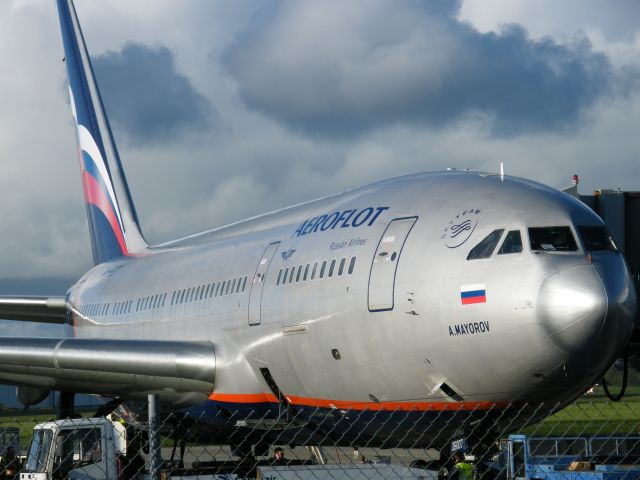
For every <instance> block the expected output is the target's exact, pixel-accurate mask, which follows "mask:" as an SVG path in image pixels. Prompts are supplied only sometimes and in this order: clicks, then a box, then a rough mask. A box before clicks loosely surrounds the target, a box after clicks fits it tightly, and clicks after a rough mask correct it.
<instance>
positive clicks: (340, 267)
mask: <svg viewBox="0 0 640 480" xmlns="http://www.w3.org/2000/svg"><path fill="white" fill-rule="evenodd" d="M345 263H347V259H346V258H343V259H342V260H340V266H339V267H338V276H340V275H342V272H344V264H345Z"/></svg>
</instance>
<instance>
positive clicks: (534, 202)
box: [0, 0, 636, 447]
mask: <svg viewBox="0 0 640 480" xmlns="http://www.w3.org/2000/svg"><path fill="white" fill-rule="evenodd" d="M57 8H58V13H59V20H60V27H61V32H62V40H63V46H64V58H65V64H66V67H67V72H68V78H69V97H70V104H71V110H72V115H73V118H74V121H75V125H76V134H77V142H78V152H79V161H80V168H81V173H82V185H83V190H84V199H85V204H86V209H87V218H88V223H89V230H90V237H91V246H92V252H93V258H94V263H95V265H94V267H93V268H91V269H90V270H89V271H88V272H86V273H85V274H84V275H83V276H82V277H81V278H80V279H79V280H78V281H77V282H76V283H75V284H73V285H72V286H71V287H70V288H69V290H68V291H67V293H66V296H65V297H60V298H58V297H52V298H44V297H41V298H29V297H24V298H22V297H11V298H8V297H4V298H2V299H1V300H0V315H1V316H2V317H4V318H12V319H20V320H25V321H37V322H53V323H60V324H63V325H64V326H65V332H66V336H64V337H63V338H53V339H52V338H18V337H12V338H0V381H2V382H4V383H8V384H14V385H18V386H19V387H18V396H19V398H20V400H21V401H22V402H23V403H24V404H25V405H31V404H35V403H37V402H38V401H39V400H41V399H42V398H44V396H46V395H47V393H48V392H49V391H51V390H57V391H60V392H63V393H62V395H61V401H62V402H63V404H66V407H69V404H70V407H73V395H74V394H77V393H88V394H97V395H101V396H104V397H106V398H111V399H114V400H115V403H116V404H119V406H118V408H119V409H120V411H121V412H124V414H126V415H128V417H127V418H130V419H131V421H135V420H136V419H139V418H143V417H141V415H143V412H144V408H141V405H143V404H142V402H141V400H144V399H146V398H147V395H149V394H156V395H158V398H159V400H160V402H161V404H162V406H163V412H164V414H168V413H169V412H171V413H173V414H180V415H182V417H181V418H183V419H191V422H192V424H193V426H192V430H191V431H192V432H200V433H201V434H202V435H205V434H208V435H209V437H208V438H209V439H210V440H211V441H212V442H221V443H231V444H239V443H241V440H242V439H246V438H253V437H251V435H256V436H255V438H253V440H251V441H250V442H249V443H254V444H257V443H259V442H260V441H265V439H266V440H269V441H271V440H273V439H274V438H275V437H273V436H269V435H276V436H277V439H278V441H279V442H280V443H291V444H297V445H303V444H308V445H323V444H330V445H348V446H353V445H357V446H360V447H366V446H373V447H376V446H378V447H379V446H394V447H424V446H433V445H444V444H445V443H446V442H448V441H449V440H450V438H451V435H453V432H454V431H455V430H456V429H458V428H460V427H462V426H464V425H465V424H473V425H476V426H478V425H485V426H486V427H487V428H494V429H496V428H498V429H500V428H502V429H508V428H516V427H517V426H518V422H520V424H525V423H530V422H533V421H536V420H539V419H540V418H543V417H544V416H546V415H548V414H549V413H550V412H552V411H556V410H557V409H559V408H562V407H564V406H566V405H567V404H569V403H570V402H572V401H573V400H574V399H576V398H577V397H578V396H579V395H581V394H582V393H583V392H585V391H586V390H587V389H588V388H589V387H590V386H591V385H592V384H593V383H594V382H596V381H597V380H599V379H600V378H601V377H602V375H603V374H604V372H606V371H607V369H608V368H609V367H610V366H611V364H612V363H613V362H614V360H615V359H616V358H618V357H619V356H620V354H621V352H622V350H623V349H624V347H625V345H626V343H627V340H628V339H629V336H630V335H631V332H632V329H633V327H634V321H635V318H636V298H635V290H634V287H633V284H632V281H631V278H630V276H629V273H628V269H627V267H626V264H625V261H624V258H623V255H622V254H621V253H620V251H619V250H618V249H617V247H616V245H615V243H614V242H613V240H612V239H611V236H610V234H609V233H608V231H607V229H606V227H605V225H604V223H603V221H602V220H601V219H600V218H599V217H598V216H597V215H596V214H595V213H593V212H592V211H591V210H590V209H589V208H588V207H587V206H585V205H584V204H583V203H581V202H580V201H578V200H577V199H575V198H573V197H571V196H569V195H567V194H565V193H562V192H560V191H557V190H555V189H552V188H550V187H547V186H545V185H542V184H540V183H537V182H534V181H530V180H525V179H522V178H517V177H512V176H507V175H502V174H493V173H487V172H475V171H443V172H433V173H419V174H412V175H406V176H401V177H397V178H390V179H387V180H383V181H379V182H376V183H373V184H370V185H365V186H362V187H358V188H354V189H351V190H348V191H345V192H341V193H337V194H334V195H329V196H326V197H323V198H319V199H316V200H312V201H309V202H306V203H303V204H299V205H295V206H291V207H288V208H283V209H280V210H277V211H273V212H269V213H266V214H263V215H259V216H255V217H252V218H249V219H246V220H242V221H238V222H236V223H232V224H230V225H226V226H221V227H218V228H214V229H212V230H208V231H205V232H203V233H199V234H195V235H191V236H188V237H185V238H182V239H178V240H175V241H172V242H168V243H164V244H161V245H153V246H152V245H149V244H148V243H147V242H146V240H145V239H144V236H143V235H142V232H141V229H140V226H139V221H138V217H137V215H136V211H135V207H134V203H133V200H132V196H131V194H130V192H129V188H128V186H127V181H126V177H125V174H124V170H123V168H122V163H121V161H120V158H119V155H118V151H117V149H116V145H115V141H114V138H113V134H112V131H111V128H110V126H109V122H108V119H107V116H106V113H105V109H104V106H103V102H102V100H101V97H100V92H99V89H98V84H97V82H96V79H95V77H94V74H93V69H92V67H91V61H90V57H89V53H88V50H87V47H86V45H85V42H84V39H83V36H82V32H81V29H80V24H79V20H78V17H77V14H76V12H75V8H74V5H73V2H72V0H57ZM120 402H122V403H121V404H120ZM543 405H544V406H546V407H547V408H541V406H543ZM68 410H69V408H67V411H68ZM64 412H65V410H64V408H63V413H64ZM523 412H526V415H523V414H522V413H523ZM516 414H519V415H516ZM234 419H238V420H242V421H241V422H240V421H239V422H234V421H230V420H234ZM265 419H267V420H271V421H272V422H271V423H270V424H269V425H270V427H268V428H269V430H267V431H266V432H265V431H261V430H260V429H261V422H263V421H264V420H265ZM274 425H279V428H274ZM265 428H266V427H265ZM256 432H257V433H256ZM301 432H306V433H305V434H304V435H303V434H302V433H301Z"/></svg>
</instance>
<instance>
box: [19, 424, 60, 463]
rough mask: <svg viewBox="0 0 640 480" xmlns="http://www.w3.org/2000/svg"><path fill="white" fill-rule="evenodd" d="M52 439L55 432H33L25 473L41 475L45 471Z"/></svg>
mask: <svg viewBox="0 0 640 480" xmlns="http://www.w3.org/2000/svg"><path fill="white" fill-rule="evenodd" d="M52 437H53V432H52V431H51V430H36V431H35V432H33V438H32V439H31V445H29V452H28V453H27V462H26V463H25V466H24V468H23V470H22V471H23V472H30V473H39V472H44V471H45V469H46V467H47V457H48V453H49V448H50V447H51V438H52Z"/></svg>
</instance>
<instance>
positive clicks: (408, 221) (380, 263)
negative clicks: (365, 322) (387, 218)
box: [368, 217, 418, 312]
mask: <svg viewBox="0 0 640 480" xmlns="http://www.w3.org/2000/svg"><path fill="white" fill-rule="evenodd" d="M417 219H418V217H408V218H398V219H396V220H392V221H391V222H390V223H389V225H387V228H386V229H385V231H384V233H383V234H382V238H381V239H380V242H379V243H378V248H377V249H376V253H375V255H374V256H373V263H372V264H371V272H370V274H369V295H368V299H369V311H370V312H379V311H384V310H393V295H394V287H395V281H396V271H397V269H398V262H399V260H400V253H401V252H402V247H404V243H405V241H406V240H407V237H408V236H409V232H411V229H412V228H413V225H414V224H415V223H416V220H417Z"/></svg>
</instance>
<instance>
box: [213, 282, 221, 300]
mask: <svg viewBox="0 0 640 480" xmlns="http://www.w3.org/2000/svg"><path fill="white" fill-rule="evenodd" d="M219 295H220V282H218V283H217V284H216V293H215V295H214V297H218V296H219Z"/></svg>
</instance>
